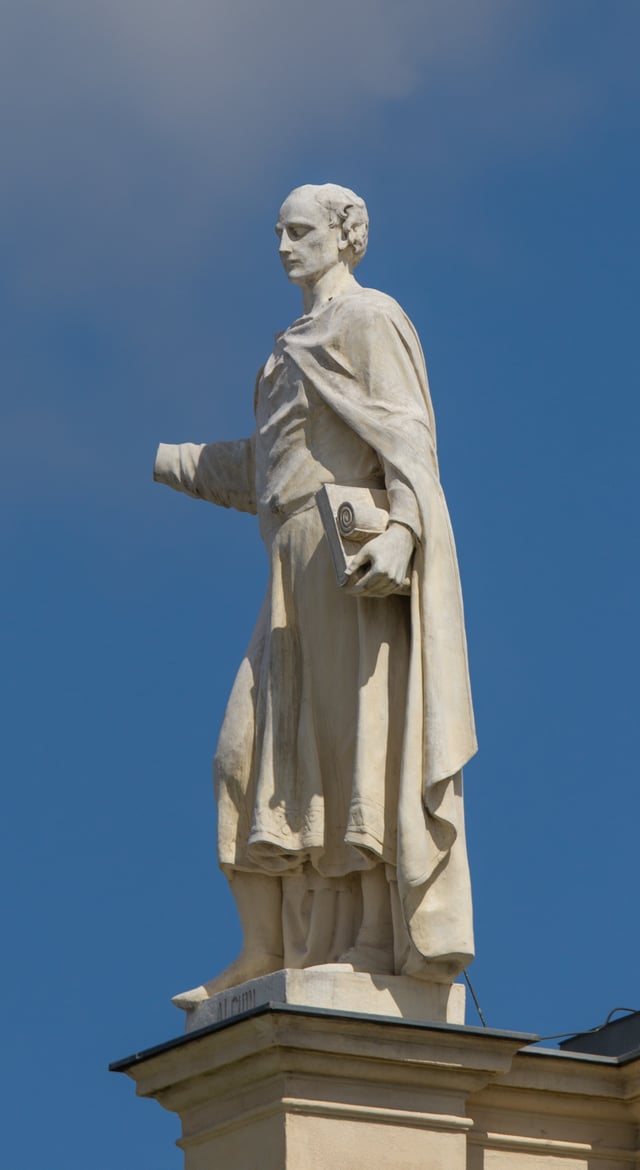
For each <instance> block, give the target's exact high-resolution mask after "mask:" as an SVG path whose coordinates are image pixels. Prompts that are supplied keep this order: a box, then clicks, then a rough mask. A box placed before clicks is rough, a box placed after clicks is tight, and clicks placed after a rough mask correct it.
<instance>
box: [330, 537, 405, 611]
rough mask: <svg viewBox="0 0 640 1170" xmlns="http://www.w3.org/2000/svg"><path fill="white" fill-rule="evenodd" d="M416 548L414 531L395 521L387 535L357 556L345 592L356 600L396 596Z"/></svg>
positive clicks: (373, 541)
mask: <svg viewBox="0 0 640 1170" xmlns="http://www.w3.org/2000/svg"><path fill="white" fill-rule="evenodd" d="M413 546H414V539H413V533H412V532H411V530H410V529H409V528H406V527H405V526H404V524H396V523H394V522H393V521H392V522H391V524H390V525H389V527H388V528H387V530H386V532H382V533H381V534H380V536H376V537H374V539H373V540H370V541H368V542H367V544H365V545H364V546H363V547H362V549H361V550H360V552H359V553H356V555H355V557H354V559H353V563H352V565H351V568H350V570H349V577H350V580H349V581H348V582H347V584H346V585H345V589H346V590H347V592H348V593H352V594H353V595H354V597H388V596H389V595H390V594H391V593H395V592H396V591H397V590H398V589H399V588H400V586H401V585H402V584H403V582H404V581H405V580H406V577H407V574H408V572H409V563H410V561H411V556H412V553H413ZM363 568H364V570H365V571H364V574H363V573H362V572H361V570H362V569H363Z"/></svg>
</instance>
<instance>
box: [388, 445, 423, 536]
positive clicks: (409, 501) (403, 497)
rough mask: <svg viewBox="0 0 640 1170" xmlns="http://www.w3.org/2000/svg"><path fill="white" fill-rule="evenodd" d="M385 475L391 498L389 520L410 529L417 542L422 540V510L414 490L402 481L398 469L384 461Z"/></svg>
mask: <svg viewBox="0 0 640 1170" xmlns="http://www.w3.org/2000/svg"><path fill="white" fill-rule="evenodd" d="M382 464H383V467H384V474H385V483H386V488H387V495H388V497H389V519H390V521H394V520H395V521H396V522H397V523H398V524H404V525H405V527H406V528H410V529H411V531H412V532H413V535H414V538H415V540H417V541H421V540H422V524H421V523H420V509H419V508H418V501H417V500H416V497H415V494H414V492H413V490H412V489H411V488H410V487H409V484H408V483H407V482H406V480H404V479H401V478H400V476H399V475H398V472H397V471H396V469H395V468H394V467H393V466H392V465H391V464H390V463H388V462H387V460H386V459H383V460H382Z"/></svg>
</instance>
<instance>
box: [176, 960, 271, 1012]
mask: <svg viewBox="0 0 640 1170" xmlns="http://www.w3.org/2000/svg"><path fill="white" fill-rule="evenodd" d="M283 965H284V958H283V956H282V955H269V954H266V953H265V952H264V951H259V952H255V953H252V952H251V951H241V953H240V954H239V955H238V958H237V959H235V960H234V962H233V963H230V964H229V966H228V967H225V969H224V971H221V972H220V974H219V975H216V977H215V979H210V980H209V981H208V983H203V984H202V985H201V986H200V987H194V988H192V990H191V991H182V992H181V993H180V994H179V995H174V996H173V998H172V1000H171V1002H172V1003H174V1004H175V1005H176V1007H178V1008H182V1010H183V1011H185V1012H191V1011H193V1009H194V1008H195V1007H197V1006H198V1004H199V1003H202V1001H203V1000H205V999H210V998H211V996H212V995H217V993H218V992H219V991H227V989H228V988H229V987H237V986H238V984H239V983H246V982H247V981H248V980H249V979H259V978H260V976H261V975H270V974H271V972H272V971H280V970H282V967H283Z"/></svg>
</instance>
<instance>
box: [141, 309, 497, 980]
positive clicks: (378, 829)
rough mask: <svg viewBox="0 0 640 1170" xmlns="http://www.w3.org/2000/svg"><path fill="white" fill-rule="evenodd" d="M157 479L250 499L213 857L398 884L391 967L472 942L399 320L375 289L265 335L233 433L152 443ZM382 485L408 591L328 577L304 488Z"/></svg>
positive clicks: (447, 631) (267, 868)
mask: <svg viewBox="0 0 640 1170" xmlns="http://www.w3.org/2000/svg"><path fill="white" fill-rule="evenodd" d="M155 475H156V478H157V479H159V480H161V481H162V482H165V483H167V484H169V485H170V486H172V487H175V488H177V489H178V490H181V491H185V492H187V493H188V494H190V495H192V496H195V497H199V498H203V499H208V500H210V501H212V502H214V503H217V504H221V505H223V506H226V507H234V508H237V509H239V510H242V511H249V512H257V514H258V517H259V522H260V530H261V534H262V536H263V539H264V541H265V545H266V547H267V551H268V555H269V559H270V578H269V585H268V589H267V596H266V598H265V602H264V605H263V607H262V610H261V613H260V616H259V618H258V622H257V625H256V628H255V630H254V634H253V637H252V640H251V643H250V646H249V648H248V650H247V654H246V656H245V658H244V660H243V663H242V665H241V667H240V670H239V672H238V676H237V678H236V682H235V684H234V688H233V691H232V694H231V697H230V700H229V704H228V708H227V712H226V715H225V719H224V723H223V727H222V731H221V735H220V740H219V744H218V750H217V753H216V763H215V777H216V795H217V801H218V824H219V832H218V846H219V860H220V864H221V866H222V868H223V869H224V870H225V871H226V872H227V873H232V872H233V870H234V869H245V870H258V871H262V872H265V873H267V874H283V875H285V874H293V873H295V872H296V871H297V870H299V869H300V867H301V866H303V865H311V866H312V867H314V869H316V870H317V871H318V872H319V873H321V874H325V875H327V876H329V877H331V876H336V877H340V876H343V875H345V874H349V873H353V872H356V871H358V870H360V869H366V868H369V867H371V866H373V865H375V864H378V863H380V862H384V863H385V864H386V865H387V867H391V869H392V870H393V873H394V877H395V879H396V880H397V882H398V889H399V894H400V901H401V905H402V909H403V916H404V923H405V925H406V928H407V931H408V933H409V936H410V939H411V943H412V948H411V949H412V958H411V959H410V960H409V962H408V964H407V965H406V966H405V968H404V971H405V972H406V973H414V974H418V973H420V968H421V966H422V965H429V964H431V965H435V966H437V964H438V963H440V964H441V965H442V967H443V970H448V971H449V972H450V973H451V974H455V973H457V971H459V970H460V969H461V968H462V967H464V966H465V965H466V963H468V961H469V960H470V958H471V957H472V955H473V928H472V917H471V893H470V882H469V873H468V864H467V857H466V845H465V837H464V817H463V806H462V776H461V769H462V767H463V765H464V764H465V763H466V762H467V760H468V759H469V758H470V757H471V756H472V755H473V754H474V752H475V750H476V740H475V731H474V722H473V711H472V704H471V694H470V687H469V675H468V666H467V653H466V640H465V632H464V618H463V609H462V596H461V590H460V580H459V573H458V566H457V559H456V552H455V545H454V540H453V534H452V531H451V525H450V522H449V516H448V512H447V507H446V503H445V500H444V496H443V493H442V489H441V486H440V481H439V475H438V463H437V455H436V440H435V425H434V419H433V410H432V405H431V399H430V395H429V388H428V382H427V375H426V369H425V364H424V358H423V355H422V350H421V347H420V343H419V340H418V337H417V335H416V333H415V330H414V328H413V326H412V324H411V322H410V321H409V320H408V318H407V317H406V315H405V314H404V313H403V311H402V309H401V308H400V307H399V305H397V303H396V302H395V301H393V300H392V298H390V297H388V296H386V295H384V294H383V293H379V292H376V291H374V290H369V289H362V290H360V291H359V292H357V293H353V294H349V295H345V296H341V297H336V298H335V299H334V300H333V301H331V302H329V303H327V304H326V305H325V306H324V307H323V308H322V309H321V310H320V311H318V312H317V313H315V314H314V315H307V316H303V317H301V318H299V319H298V320H297V321H295V322H294V323H293V324H292V325H291V326H290V327H289V328H288V329H287V330H285V331H284V332H283V333H281V334H277V335H276V339H275V347H274V351H273V353H272V354H271V356H270V358H269V360H268V361H267V363H266V365H265V367H264V368H263V370H262V371H261V372H260V374H259V376H258V380H257V384H256V431H255V434H254V435H253V436H252V437H251V438H250V439H247V440H240V441H237V442H221V443H213V444H206V445H202V446H198V445H195V444H181V445H179V446H176V447H169V446H165V445H161V447H160V451H159V455H158V461H157V464H156V472H155ZM327 482H338V483H343V484H344V483H346V484H365V485H368V486H386V488H387V492H388V495H389V501H390V513H391V519H392V520H396V521H399V522H401V523H403V524H405V525H406V526H407V527H409V528H410V529H411V530H412V531H413V533H414V538H415V552H414V556H413V561H412V567H411V596H410V598H407V597H403V596H399V595H398V596H392V597H388V598H384V599H375V598H365V597H361V598H356V597H352V596H349V594H348V593H345V592H344V591H343V590H340V589H339V588H338V585H337V583H336V581H335V577H334V575H333V570H332V568H331V562H330V557H329V551H328V547H327V544H326V539H325V538H324V535H323V530H322V525H321V522H320V517H319V514H318V511H317V506H316V504H315V495H316V493H317V491H318V490H319V488H320V486H321V485H322V484H323V483H327Z"/></svg>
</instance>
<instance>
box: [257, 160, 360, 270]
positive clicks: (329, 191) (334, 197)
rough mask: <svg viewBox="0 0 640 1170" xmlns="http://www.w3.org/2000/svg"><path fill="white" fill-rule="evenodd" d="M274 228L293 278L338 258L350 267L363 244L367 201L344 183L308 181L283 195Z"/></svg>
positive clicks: (353, 265)
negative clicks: (285, 196)
mask: <svg viewBox="0 0 640 1170" xmlns="http://www.w3.org/2000/svg"><path fill="white" fill-rule="evenodd" d="M276 233H277V234H278V236H279V238H280V257H281V259H282V263H283V265H284V268H285V271H286V273H287V276H288V277H289V279H290V280H291V281H293V283H294V284H307V283H309V282H310V281H312V280H314V279H317V278H318V277H319V276H321V275H322V273H323V272H326V271H328V269H329V268H331V267H333V265H334V264H338V263H344V264H346V265H347V267H348V268H349V270H350V271H353V269H354V268H355V267H356V265H357V264H359V263H360V261H361V260H362V257H363V256H364V254H365V252H366V250H367V239H368V234H369V216H368V213H367V207H366V204H365V202H364V199H361V198H360V196H359V195H356V194H355V192H354V191H350V190H349V188H348V187H339V186H338V185H337V184H336V183H322V184H320V185H318V186H316V185H313V184H310V183H309V184H306V185H305V186H303V187H296V188H295V189H294V190H293V191H292V192H291V194H290V195H287V198H286V199H285V201H284V203H283V204H282V207H281V208H280V214H279V216H278V223H277V225H276Z"/></svg>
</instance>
